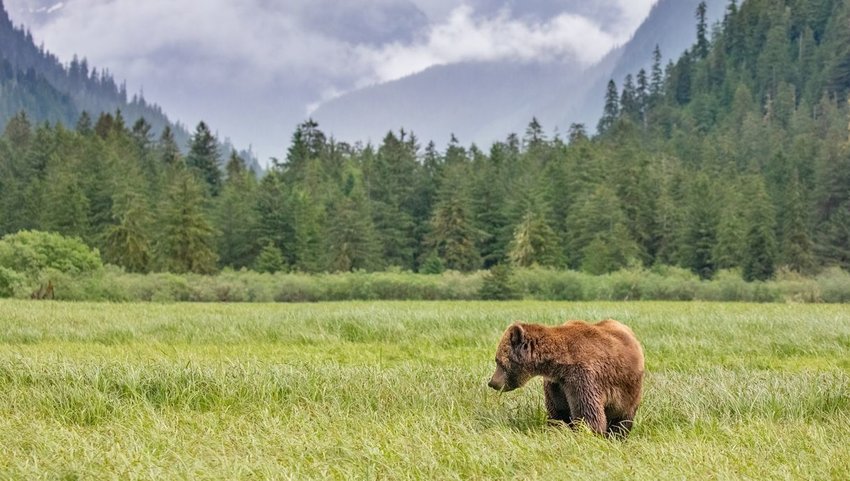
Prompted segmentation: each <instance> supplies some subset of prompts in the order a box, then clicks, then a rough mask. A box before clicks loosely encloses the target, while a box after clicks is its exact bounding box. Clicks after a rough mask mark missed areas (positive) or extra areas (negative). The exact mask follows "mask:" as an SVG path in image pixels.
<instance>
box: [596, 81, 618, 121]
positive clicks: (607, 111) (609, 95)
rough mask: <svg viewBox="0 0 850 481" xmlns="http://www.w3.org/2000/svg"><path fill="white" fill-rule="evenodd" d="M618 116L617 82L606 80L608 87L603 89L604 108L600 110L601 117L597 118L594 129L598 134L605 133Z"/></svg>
mask: <svg viewBox="0 0 850 481" xmlns="http://www.w3.org/2000/svg"><path fill="white" fill-rule="evenodd" d="M619 116H620V100H619V97H618V95H617V84H615V83H614V80H613V79H612V80H610V81H608V88H607V90H606V91H605V108H604V110H603V112H602V118H601V119H599V125H598V126H597V128H596V130H597V131H598V132H599V134H605V133H606V132H608V131H609V130H610V129H611V127H613V126H614V123H615V122H616V121H617V118H618V117H619Z"/></svg>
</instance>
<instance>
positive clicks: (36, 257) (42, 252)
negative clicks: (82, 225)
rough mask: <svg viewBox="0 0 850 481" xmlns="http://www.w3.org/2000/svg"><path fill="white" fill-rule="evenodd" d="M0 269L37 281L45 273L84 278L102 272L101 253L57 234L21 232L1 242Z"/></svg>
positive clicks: (77, 240)
mask: <svg viewBox="0 0 850 481" xmlns="http://www.w3.org/2000/svg"><path fill="white" fill-rule="evenodd" d="M0 267H5V268H7V269H11V270H13V271H16V272H19V273H23V274H25V275H27V276H29V277H31V278H34V277H37V276H38V275H39V273H40V272H42V271H45V270H47V269H53V270H55V271H58V272H61V273H65V274H75V275H76V274H86V273H90V272H94V271H97V270H99V269H102V268H103V261H101V259H100V253H98V251H97V250H95V249H91V248H90V247H88V246H87V245H85V244H84V243H83V242H82V241H81V240H79V239H76V238H71V237H65V236H62V235H59V234H52V233H49V232H38V231H21V232H18V233H17V234H12V235H7V236H6V237H4V238H3V239H2V240H0Z"/></svg>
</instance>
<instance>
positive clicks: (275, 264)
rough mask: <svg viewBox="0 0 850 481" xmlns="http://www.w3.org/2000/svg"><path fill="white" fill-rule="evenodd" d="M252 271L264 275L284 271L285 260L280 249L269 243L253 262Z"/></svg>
mask: <svg viewBox="0 0 850 481" xmlns="http://www.w3.org/2000/svg"><path fill="white" fill-rule="evenodd" d="M254 270H255V271H257V272H261V273H266V274H274V273H277V272H285V271H286V259H284V257H283V254H282V253H281V252H280V249H278V247H277V246H276V245H275V244H274V242H271V241H269V242H268V243H267V244H266V245H265V247H263V249H262V250H261V251H260V254H259V255H258V256H257V259H256V260H255V261H254Z"/></svg>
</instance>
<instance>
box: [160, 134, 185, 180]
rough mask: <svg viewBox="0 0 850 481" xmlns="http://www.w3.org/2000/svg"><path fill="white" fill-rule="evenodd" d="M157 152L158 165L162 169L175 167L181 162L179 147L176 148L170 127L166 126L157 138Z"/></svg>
mask: <svg viewBox="0 0 850 481" xmlns="http://www.w3.org/2000/svg"><path fill="white" fill-rule="evenodd" d="M157 149H158V151H159V159H160V164H161V165H162V167H163V168H164V169H167V168H172V167H176V166H177V165H179V164H181V163H182V162H183V161H182V159H181V155H180V147H178V146H177V141H176V140H174V132H172V130H171V127H168V126H166V127H165V129H164V130H163V131H162V134H161V135H160V137H159V144H158V145H157Z"/></svg>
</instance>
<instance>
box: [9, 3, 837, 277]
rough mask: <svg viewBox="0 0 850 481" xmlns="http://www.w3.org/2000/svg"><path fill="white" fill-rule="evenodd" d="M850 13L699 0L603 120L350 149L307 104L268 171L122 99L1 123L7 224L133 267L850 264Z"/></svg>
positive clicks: (766, 270)
mask: <svg viewBox="0 0 850 481" xmlns="http://www.w3.org/2000/svg"><path fill="white" fill-rule="evenodd" d="M848 10H850V8H848V6H847V5H846V2H841V1H838V0H749V1H747V2H746V3H744V4H743V5H741V6H738V5H737V3H736V2H734V1H733V2H732V3H730V4H729V7H728V10H727V12H726V15H725V17H724V19H723V21H722V22H721V23H720V24H718V25H714V26H708V25H706V21H705V18H706V12H705V8H704V5H701V6H700V8H699V9H698V11H697V12H696V20H697V25H696V27H697V28H696V31H697V39H696V42H695V44H694V46H693V47H692V48H691V49H689V50H688V51H686V52H685V53H684V54H683V55H682V56H681V57H679V59H678V60H677V61H675V62H671V63H669V64H667V65H664V66H662V65H661V58H662V56H661V52H659V51H658V49H656V51H655V52H652V53H650V54H651V56H652V59H651V60H652V62H651V64H652V65H651V67H650V68H649V69H648V71H647V70H641V71H640V72H637V73H636V74H634V75H630V76H628V77H626V78H625V79H623V80H622V82H621V83H622V88H618V86H617V84H616V83H615V81H614V80H612V81H611V82H610V83H609V88H608V92H607V94H606V98H605V105H604V114H603V116H602V118H601V120H600V122H599V125H598V126H597V133H596V135H591V134H590V133H589V132H588V129H587V128H586V127H585V126H583V125H573V126H571V128H570V129H569V131H568V132H566V134H565V136H564V137H562V136H560V135H550V134H547V132H546V130H545V128H544V127H543V126H541V125H540V124H539V123H538V122H537V121H536V120H532V121H531V122H530V124H529V125H528V128H527V129H526V131H525V132H524V133H523V134H521V135H516V134H511V135H509V136H508V137H507V138H506V139H505V140H503V141H499V142H495V143H493V144H492V145H491V146H489V148H487V149H481V148H479V147H478V146H476V145H471V146H468V147H467V146H463V145H461V143H460V142H459V141H458V140H457V139H455V138H454V137H452V138H451V139H450V142H449V143H448V145H447V146H446V148H445V149H442V150H441V149H438V148H437V147H436V145H435V144H434V143H433V142H429V143H427V144H425V145H424V146H423V145H422V143H421V142H420V141H419V139H417V137H416V136H415V135H414V134H413V133H410V132H407V131H404V130H401V131H398V132H390V133H388V134H387V135H386V136H385V137H384V139H383V140H382V141H381V142H380V144H378V145H362V144H347V143H343V142H338V141H336V140H334V139H333V138H329V137H328V136H327V135H326V134H325V133H323V132H322V130H321V129H320V126H319V125H318V124H317V123H316V122H313V121H307V122H304V123H303V124H301V125H299V126H298V127H297V128H296V130H295V132H294V134H293V135H292V139H291V142H290V147H289V149H288V151H287V153H286V156H285V158H283V159H273V161H272V165H271V166H270V168H269V169H268V172H267V173H266V174H265V175H263V176H262V177H261V178H258V177H257V176H256V175H255V174H254V173H253V172H252V171H251V170H250V169H248V168H247V167H246V165H245V161H244V160H242V159H241V158H240V157H239V155H238V154H235V153H233V152H221V147H220V144H219V143H218V142H217V141H216V138H215V136H214V135H213V133H212V132H211V130H210V129H209V127H208V126H207V125H206V124H205V123H203V122H202V123H200V124H199V125H198V126H197V128H196V129H195V132H194V134H193V135H192V136H191V140H190V142H189V146H188V153H186V154H185V155H184V154H183V153H181V149H180V145H179V144H178V143H177V142H176V141H175V140H174V135H173V133H172V132H171V131H170V130H169V129H165V130H164V131H163V133H162V135H160V136H158V137H157V138H155V137H154V136H153V135H152V133H151V132H152V130H151V126H150V125H149V124H148V123H147V122H146V121H144V120H139V121H137V122H135V123H133V125H127V124H126V123H125V120H124V118H123V116H122V114H121V112H116V113H114V114H103V115H100V116H99V117H98V118H97V119H92V118H90V117H89V116H88V115H87V114H85V113H84V114H83V115H82V116H81V117H80V118H79V121H78V122H77V125H76V127H75V128H74V129H68V128H65V127H64V126H62V124H53V125H47V124H40V125H35V126H34V125H31V122H30V121H29V119H28V118H27V117H26V116H25V115H22V114H19V115H17V116H15V117H14V118H13V119H12V120H11V121H10V122H9V123H8V125H7V126H6V129H5V132H4V134H3V137H2V140H0V209H2V212H1V213H2V215H0V234H6V233H13V232H17V231H19V230H23V229H40V230H48V231H55V232H60V233H63V234H66V235H72V236H78V237H80V238H82V239H83V240H84V241H85V242H87V243H88V244H89V245H92V246H95V247H97V248H98V249H99V250H100V252H101V254H102V255H103V257H104V259H105V260H106V261H107V262H110V263H113V264H116V265H119V266H122V267H124V268H125V269H127V270H128V271H132V272H150V271H170V272H177V273H183V272H197V273H213V272H216V271H218V270H219V269H221V268H224V267H231V268H234V269H240V268H250V269H256V270H259V271H264V272H274V271H288V270H291V271H300V272H341V271H354V270H366V271H375V270H386V269H393V268H397V269H403V270H411V271H417V272H426V273H433V272H440V271H442V270H445V269H453V270H459V271H472V270H478V269H489V268H492V267H493V266H496V265H505V266H517V267H526V266H533V265H538V266H545V267H553V268H569V269H575V270H581V271H585V272H588V273H593V274H601V273H607V272H611V271H615V270H618V269H621V268H623V267H627V266H630V265H644V266H652V265H679V266H683V267H686V268H688V269H690V270H692V271H694V272H695V273H698V274H699V275H700V276H701V277H703V278H710V277H712V276H713V275H714V274H715V273H716V272H717V271H719V270H721V269H740V270H741V272H742V273H743V275H744V277H745V278H746V279H748V280H753V279H766V278H769V277H771V276H772V275H773V274H774V272H775V271H776V270H777V269H779V268H784V269H788V270H793V271H797V272H801V273H811V272H814V271H817V270H819V269H821V268H823V267H825V266H833V265H838V266H841V267H844V268H845V269H847V268H850V142H848V132H847V129H848V115H847V113H848V109H847V105H846V99H847V91H848V88H850V62H848V61H847V59H848V58H850V55H847V53H848V52H850V31H848V30H847V29H846V28H845V27H846V25H847V24H848V20H850V13H849V12H848ZM223 157H226V160H225V159H224V158H223ZM222 165H224V168H223V169H222V168H221V166H222Z"/></svg>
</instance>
